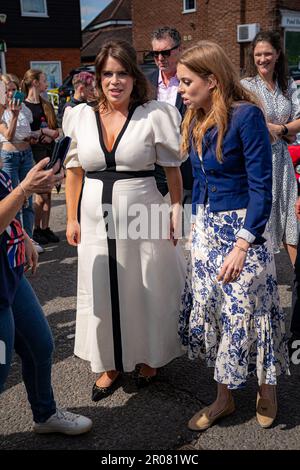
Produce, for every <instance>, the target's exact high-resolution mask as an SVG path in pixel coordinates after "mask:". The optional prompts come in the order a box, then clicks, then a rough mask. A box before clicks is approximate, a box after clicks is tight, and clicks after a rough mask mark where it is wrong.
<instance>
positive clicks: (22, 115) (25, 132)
mask: <svg viewBox="0 0 300 470" xmlns="http://www.w3.org/2000/svg"><path fill="white" fill-rule="evenodd" d="M11 120H12V112H11V111H10V110H9V109H6V110H5V111H4V113H3V115H2V119H1V122H4V123H5V124H6V126H7V127H8V126H9V124H10V121H11ZM32 121H33V117H32V112H31V111H30V109H29V108H27V106H25V105H24V103H22V106H21V110H20V112H19V116H18V121H17V127H16V132H15V135H14V137H13V140H12V141H11V142H13V143H18V142H23V141H24V139H26V138H27V137H29V136H30V134H31V128H30V123H31V122H32ZM0 142H7V139H6V138H5V137H4V135H3V134H1V132H0Z"/></svg>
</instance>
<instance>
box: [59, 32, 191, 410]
mask: <svg viewBox="0 0 300 470" xmlns="http://www.w3.org/2000/svg"><path fill="white" fill-rule="evenodd" d="M96 82H97V88H98V93H99V99H98V103H97V104H96V105H95V106H93V107H92V106H90V105H87V104H81V105H78V106H76V107H75V108H73V109H72V110H71V111H70V112H69V113H68V114H67V115H66V117H65V119H64V121H63V129H64V132H65V134H66V135H69V136H70V137H71V138H72V145H71V149H70V152H69V155H68V158H67V162H66V168H67V182H66V200H67V218H68V223H67V239H68V242H69V243H70V244H71V245H74V246H78V297H77V321H76V338H75V354H76V355H77V356H79V357H81V358H82V359H85V360H88V361H90V363H91V367H92V370H93V371H94V372H97V373H99V372H102V374H101V376H100V377H99V378H98V380H97V381H96V382H95V384H94V386H93V393H92V399H93V400H94V401H98V400H100V399H101V398H103V397H106V396H107V395H109V394H111V393H112V392H113V390H114V389H115V388H116V383H117V382H118V379H119V378H120V375H121V374H120V372H123V371H124V372H130V371H133V370H134V369H135V367H136V366H137V365H139V366H140V368H139V372H138V374H136V379H137V385H139V386H143V385H145V384H147V383H150V382H151V380H153V378H154V377H155V376H156V373H157V370H156V369H157V368H158V367H161V366H163V365H165V364H167V363H168V362H170V361H171V360H172V359H174V358H176V357H177V356H179V355H181V353H182V349H181V346H180V342H179V338H178V335H177V323H178V317H179V307H180V295H181V291H182V289H183V286H184V277H185V261H184V257H183V253H182V252H181V251H180V248H179V247H177V246H176V240H175V238H174V237H173V235H172V227H175V226H176V224H177V215H176V214H178V212H177V211H179V207H180V201H181V193H182V181H181V175H180V170H179V167H180V164H181V163H182V158H181V157H180V152H179V140H180V137H179V126H180V115H179V113H178V111H177V109H176V108H175V107H173V106H171V105H169V104H167V103H159V102H157V101H149V100H148V95H147V82H146V79H145V77H144V75H143V74H142V73H141V72H140V70H139V69H138V67H137V63H136V55H135V51H134V49H133V48H132V46H130V45H129V44H128V43H126V42H124V41H114V42H109V43H106V44H105V45H104V46H103V47H102V48H101V51H100V53H99V54H98V56H97V58H96ZM155 163H157V164H159V165H161V166H163V167H164V169H165V171H166V175H167V179H168V184H169V191H170V197H171V204H172V207H173V211H172V222H171V224H169V225H170V227H171V230H170V231H169V232H168V234H167V236H163V233H161V232H160V233H154V232H155V231H156V229H157V228H158V227H157V224H155V223H154V222H153V219H152V215H153V212H155V210H156V209H157V208H158V207H160V205H162V204H163V203H164V199H163V198H162V196H161V194H160V193H159V191H158V190H157V187H156V184H155V179H154V176H153V170H154V164H155ZM83 179H84V185H83V187H82V181H83ZM78 209H79V210H78ZM77 213H80V216H79V218H78V216H77ZM137 214H139V215H140V217H138V218H137ZM150 218H151V221H150V223H148V222H149V219H150ZM141 219H143V220H142V221H141ZM169 220H170V218H169V214H168V215H167V219H165V222H166V225H167V224H168V222H169ZM163 228H164V227H162V229H163ZM165 232H166V231H165Z"/></svg>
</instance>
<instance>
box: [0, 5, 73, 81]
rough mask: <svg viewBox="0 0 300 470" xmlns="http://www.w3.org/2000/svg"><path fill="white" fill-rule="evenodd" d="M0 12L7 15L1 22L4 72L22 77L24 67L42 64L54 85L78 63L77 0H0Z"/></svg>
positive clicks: (0, 35) (0, 32)
mask: <svg viewBox="0 0 300 470" xmlns="http://www.w3.org/2000/svg"><path fill="white" fill-rule="evenodd" d="M0 13H1V14H5V15H7V18H6V22H5V23H4V24H0V41H1V40H2V41H4V42H5V43H6V46H7V52H5V53H4V52H0V55H1V64H2V68H6V70H7V72H10V73H14V74H16V75H17V76H18V77H20V78H21V77H23V75H24V73H25V72H26V70H27V69H29V68H31V67H33V68H41V69H42V70H43V71H44V72H45V73H46V75H47V80H48V86H49V88H55V87H56V86H59V85H61V82H62V79H63V78H64V77H65V76H66V75H67V74H68V73H69V71H70V69H73V68H75V67H78V66H79V65H80V47H81V15H80V0H64V1H61V0H38V1H34V2H31V1H26V0H1V1H0ZM3 65H5V66H6V67H3Z"/></svg>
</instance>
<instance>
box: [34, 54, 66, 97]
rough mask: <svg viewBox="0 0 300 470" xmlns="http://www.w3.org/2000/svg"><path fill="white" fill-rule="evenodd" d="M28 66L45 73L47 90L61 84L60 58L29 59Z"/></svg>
mask: <svg viewBox="0 0 300 470" xmlns="http://www.w3.org/2000/svg"><path fill="white" fill-rule="evenodd" d="M30 68H31V69H38V70H41V71H42V72H43V73H44V74H45V75H46V79H47V82H48V89H49V90H51V89H52V88H58V87H59V86H60V85H61V84H62V79H61V62H60V60H53V61H47V60H45V61H31V62H30Z"/></svg>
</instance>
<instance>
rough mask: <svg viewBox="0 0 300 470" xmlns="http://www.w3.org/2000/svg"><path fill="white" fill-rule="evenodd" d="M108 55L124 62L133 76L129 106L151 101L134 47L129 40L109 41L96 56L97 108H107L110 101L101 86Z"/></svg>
mask: <svg viewBox="0 0 300 470" xmlns="http://www.w3.org/2000/svg"><path fill="white" fill-rule="evenodd" d="M108 57H112V58H113V59H115V60H117V61H118V62H120V64H122V66H123V67H124V69H125V70H126V72H127V73H128V74H129V75H130V76H131V77H132V78H133V80H134V84H133V90H132V93H131V100H130V105H129V107H132V106H135V105H141V104H144V103H146V102H147V101H149V93H150V90H149V85H148V82H147V79H146V77H145V75H144V74H143V72H142V71H141V70H140V69H139V67H138V65H137V57H136V52H135V50H134V48H133V47H132V46H131V44H129V43H128V42H127V41H122V40H116V41H107V42H106V43H105V44H103V46H102V47H101V49H100V52H99V54H98V55H97V57H96V61H95V68H96V87H97V91H98V100H97V104H96V106H95V109H96V110H99V109H107V107H108V103H107V100H106V97H105V95H104V93H103V90H102V86H101V72H102V70H103V67H104V64H105V62H106V60H107V59H108Z"/></svg>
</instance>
